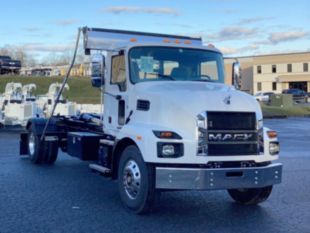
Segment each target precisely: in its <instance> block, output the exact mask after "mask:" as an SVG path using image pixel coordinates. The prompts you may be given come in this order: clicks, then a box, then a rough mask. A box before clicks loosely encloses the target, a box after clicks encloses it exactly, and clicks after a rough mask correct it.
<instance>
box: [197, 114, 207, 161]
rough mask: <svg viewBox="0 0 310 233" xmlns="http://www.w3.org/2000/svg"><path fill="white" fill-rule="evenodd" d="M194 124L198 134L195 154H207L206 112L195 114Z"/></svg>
mask: <svg viewBox="0 0 310 233" xmlns="http://www.w3.org/2000/svg"><path fill="white" fill-rule="evenodd" d="M196 124H197V134H198V151H197V155H201V156H205V155H207V154H208V144H207V129H208V118H207V113H206V112H202V113H200V114H199V115H198V116H197V119H196Z"/></svg>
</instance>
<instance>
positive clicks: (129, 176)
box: [123, 160, 141, 199]
mask: <svg viewBox="0 0 310 233" xmlns="http://www.w3.org/2000/svg"><path fill="white" fill-rule="evenodd" d="M140 184H141V173H140V169H139V166H138V164H137V163H136V162H135V161H134V160H129V161H128V162H127V163H126V165H125V167H124V170H123V187H124V190H125V192H126V194H127V196H128V197H129V198H130V199H136V198H137V196H138V194H139V191H140Z"/></svg>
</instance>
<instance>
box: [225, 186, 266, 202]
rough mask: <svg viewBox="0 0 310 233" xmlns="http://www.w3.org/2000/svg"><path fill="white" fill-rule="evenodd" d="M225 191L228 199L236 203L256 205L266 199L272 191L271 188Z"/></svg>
mask: <svg viewBox="0 0 310 233" xmlns="http://www.w3.org/2000/svg"><path fill="white" fill-rule="evenodd" d="M227 191H228V194H229V195H230V197H231V198H232V199H233V200H234V201H236V202H237V203H240V204H244V205H257V204H259V203H261V202H263V201H266V200H267V199H268V197H269V196H270V194H271V191H272V186H267V187H263V188H249V189H228V190H227Z"/></svg>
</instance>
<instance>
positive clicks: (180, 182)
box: [156, 163, 282, 190]
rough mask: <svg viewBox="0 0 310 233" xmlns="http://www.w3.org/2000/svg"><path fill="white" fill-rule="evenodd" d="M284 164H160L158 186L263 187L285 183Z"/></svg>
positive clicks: (157, 176) (172, 187)
mask: <svg viewBox="0 0 310 233" xmlns="http://www.w3.org/2000/svg"><path fill="white" fill-rule="evenodd" d="M281 180H282V164H281V163H276V164H270V165H267V166H264V167H244V168H212V169H207V168H172V167H156V188H158V189H171V190H173V189H174V190H175V189H179V190H180V189H183V190H186V189H195V190H216V189H237V188H260V187H266V186H270V185H274V184H279V183H281Z"/></svg>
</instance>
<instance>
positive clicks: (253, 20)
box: [238, 17, 274, 24]
mask: <svg viewBox="0 0 310 233" xmlns="http://www.w3.org/2000/svg"><path fill="white" fill-rule="evenodd" d="M271 19H274V17H252V18H243V19H240V21H239V22H238V24H251V23H257V22H260V21H265V20H271Z"/></svg>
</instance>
